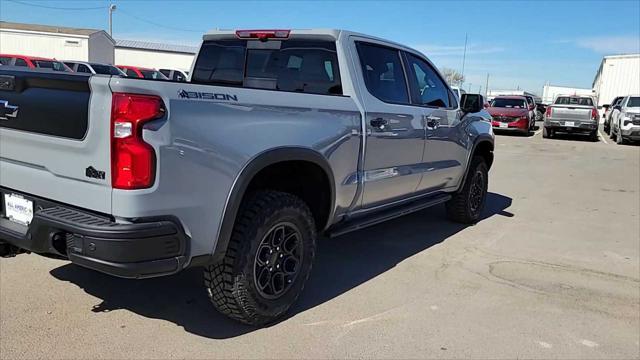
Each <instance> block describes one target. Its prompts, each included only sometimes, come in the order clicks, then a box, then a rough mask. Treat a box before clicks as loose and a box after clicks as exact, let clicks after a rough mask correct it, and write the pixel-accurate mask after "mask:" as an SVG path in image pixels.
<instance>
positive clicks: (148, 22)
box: [118, 8, 206, 34]
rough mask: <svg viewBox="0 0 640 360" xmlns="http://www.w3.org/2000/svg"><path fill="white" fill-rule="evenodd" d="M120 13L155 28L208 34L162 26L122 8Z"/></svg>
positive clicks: (200, 31) (201, 31) (202, 31)
mask: <svg viewBox="0 0 640 360" xmlns="http://www.w3.org/2000/svg"><path fill="white" fill-rule="evenodd" d="M118 12H119V13H122V14H123V15H126V16H129V17H131V18H134V19H136V20H138V21H142V22H145V23H147V24H151V25H154V26H159V27H163V28H165V29H169V30H176V31H186V32H194V33H200V34H202V33H204V32H206V31H205V30H194V29H182V28H177V27H173V26H167V25H164V24H160V23H157V22H154V21H151V20H149V19H145V18H142V17H139V16H136V15H134V14H132V13H130V12H127V11H124V10H122V9H120V8H118Z"/></svg>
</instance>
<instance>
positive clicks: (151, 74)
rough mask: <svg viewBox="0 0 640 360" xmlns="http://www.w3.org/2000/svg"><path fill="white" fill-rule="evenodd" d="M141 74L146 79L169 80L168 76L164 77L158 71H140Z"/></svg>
mask: <svg viewBox="0 0 640 360" xmlns="http://www.w3.org/2000/svg"><path fill="white" fill-rule="evenodd" d="M140 72H141V73H142V76H143V77H144V78H145V79H155V80H168V78H167V77H166V76H164V75H162V73H161V72H159V71H157V70H144V69H140Z"/></svg>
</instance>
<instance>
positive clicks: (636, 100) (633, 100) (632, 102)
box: [627, 96, 640, 107]
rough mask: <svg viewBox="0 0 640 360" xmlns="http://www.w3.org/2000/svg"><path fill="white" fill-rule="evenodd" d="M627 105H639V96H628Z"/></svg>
mask: <svg viewBox="0 0 640 360" xmlns="http://www.w3.org/2000/svg"><path fill="white" fill-rule="evenodd" d="M627 107H640V97H637V96H636V97H630V98H629V101H628V102H627Z"/></svg>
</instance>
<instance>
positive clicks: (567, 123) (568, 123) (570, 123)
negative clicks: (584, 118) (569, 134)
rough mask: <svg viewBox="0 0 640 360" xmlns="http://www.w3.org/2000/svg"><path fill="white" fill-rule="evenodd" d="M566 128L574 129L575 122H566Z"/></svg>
mask: <svg viewBox="0 0 640 360" xmlns="http://www.w3.org/2000/svg"><path fill="white" fill-rule="evenodd" d="M564 126H569V127H573V126H576V124H575V123H574V122H573V121H565V122H564Z"/></svg>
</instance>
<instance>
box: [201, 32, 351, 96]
mask: <svg viewBox="0 0 640 360" xmlns="http://www.w3.org/2000/svg"><path fill="white" fill-rule="evenodd" d="M191 82H194V83H199V84H210V85H223V86H237V87H245V88H254V89H268V90H279V91H292V92H301V93H309V94H322V95H341V94H342V85H341V82H340V73H339V71H338V58H337V55H336V46H335V43H334V42H331V41H309V40H284V41H280V40H270V41H267V42H259V41H255V40H219V41H208V42H205V43H204V44H203V45H202V49H201V50H200V54H199V56H198V60H197V61H196V66H195V69H194V72H193V76H192V78H191Z"/></svg>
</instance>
